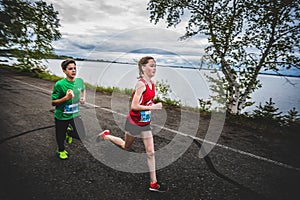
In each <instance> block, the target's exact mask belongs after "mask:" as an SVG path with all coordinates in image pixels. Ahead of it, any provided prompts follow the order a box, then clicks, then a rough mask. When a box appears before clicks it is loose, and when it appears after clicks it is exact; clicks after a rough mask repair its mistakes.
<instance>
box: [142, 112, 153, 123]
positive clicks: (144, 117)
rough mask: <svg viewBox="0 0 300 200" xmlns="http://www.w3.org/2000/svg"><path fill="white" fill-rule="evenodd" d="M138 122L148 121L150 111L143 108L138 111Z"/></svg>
mask: <svg viewBox="0 0 300 200" xmlns="http://www.w3.org/2000/svg"><path fill="white" fill-rule="evenodd" d="M140 115H141V118H140V122H150V120H151V111H150V110H143V111H140Z"/></svg>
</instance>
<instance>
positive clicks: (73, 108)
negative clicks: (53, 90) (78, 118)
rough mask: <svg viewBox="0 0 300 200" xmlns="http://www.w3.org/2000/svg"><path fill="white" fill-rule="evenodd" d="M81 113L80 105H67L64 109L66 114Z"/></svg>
mask: <svg viewBox="0 0 300 200" xmlns="http://www.w3.org/2000/svg"><path fill="white" fill-rule="evenodd" d="M78 111H79V105H78V103H76V104H71V105H65V107H64V114H74V113H77V112H78Z"/></svg>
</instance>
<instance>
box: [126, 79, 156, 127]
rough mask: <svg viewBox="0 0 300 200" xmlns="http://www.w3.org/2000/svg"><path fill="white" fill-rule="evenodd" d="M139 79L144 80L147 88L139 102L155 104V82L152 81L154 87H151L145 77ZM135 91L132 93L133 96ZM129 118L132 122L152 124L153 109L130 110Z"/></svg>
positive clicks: (146, 104)
mask: <svg viewBox="0 0 300 200" xmlns="http://www.w3.org/2000/svg"><path fill="white" fill-rule="evenodd" d="M139 81H142V82H143V83H144V84H145V86H146V90H145V91H144V92H143V94H142V96H141V98H140V100H139V104H140V105H144V106H150V105H152V104H153V98H154V96H155V86H154V83H153V82H152V81H151V84H152V89H150V87H149V85H148V83H147V81H146V80H145V79H143V78H140V79H139ZM134 94H135V92H133V93H132V98H133V96H134ZM127 119H128V121H129V122H130V123H131V124H135V125H138V126H145V125H148V124H150V122H151V110H132V109H131V110H130V111H129V114H128V115H127Z"/></svg>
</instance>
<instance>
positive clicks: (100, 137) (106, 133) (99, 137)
mask: <svg viewBox="0 0 300 200" xmlns="http://www.w3.org/2000/svg"><path fill="white" fill-rule="evenodd" d="M107 135H110V131H109V130H104V131H102V132H101V133H99V135H98V136H97V142H99V141H100V140H104V138H105V136H107Z"/></svg>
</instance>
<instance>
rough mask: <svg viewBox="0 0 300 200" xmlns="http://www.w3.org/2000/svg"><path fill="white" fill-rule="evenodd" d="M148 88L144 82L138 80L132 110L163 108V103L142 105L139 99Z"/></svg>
mask: <svg viewBox="0 0 300 200" xmlns="http://www.w3.org/2000/svg"><path fill="white" fill-rule="evenodd" d="M145 90H146V86H145V84H144V83H143V82H141V81H138V82H137V84H136V86H135V93H134V96H133V99H132V102H131V109H132V110H155V109H162V103H156V104H152V105H149V106H144V105H140V104H139V101H140V99H141V96H142V94H143V92H144V91H145Z"/></svg>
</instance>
